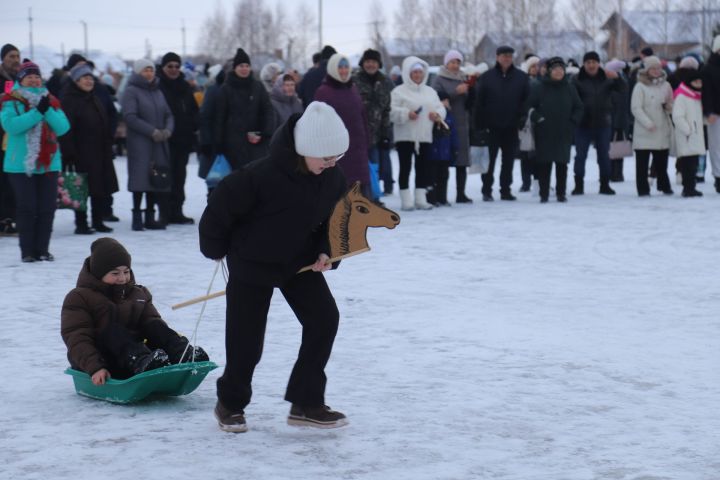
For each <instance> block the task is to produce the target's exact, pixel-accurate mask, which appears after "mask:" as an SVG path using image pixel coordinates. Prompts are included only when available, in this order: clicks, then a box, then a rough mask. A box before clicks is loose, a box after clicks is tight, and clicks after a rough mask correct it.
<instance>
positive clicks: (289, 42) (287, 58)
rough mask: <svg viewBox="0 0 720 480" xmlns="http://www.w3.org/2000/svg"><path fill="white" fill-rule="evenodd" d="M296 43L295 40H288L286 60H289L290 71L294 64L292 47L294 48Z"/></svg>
mask: <svg viewBox="0 0 720 480" xmlns="http://www.w3.org/2000/svg"><path fill="white" fill-rule="evenodd" d="M294 41H295V40H294V39H293V38H289V39H288V45H287V57H286V60H287V68H288V69H289V68H290V67H292V64H293V63H292V46H293V42H294Z"/></svg>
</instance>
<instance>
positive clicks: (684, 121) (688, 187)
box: [672, 70, 707, 197]
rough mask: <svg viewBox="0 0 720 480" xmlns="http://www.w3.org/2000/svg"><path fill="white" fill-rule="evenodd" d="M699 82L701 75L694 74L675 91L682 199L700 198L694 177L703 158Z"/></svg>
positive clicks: (676, 142) (695, 72) (693, 72)
mask: <svg viewBox="0 0 720 480" xmlns="http://www.w3.org/2000/svg"><path fill="white" fill-rule="evenodd" d="M701 92H702V79H701V78H700V72H699V71H697V70H693V71H692V72H690V73H689V74H688V75H687V77H686V78H685V80H684V81H683V83H681V84H680V86H679V87H678V88H677V89H676V90H675V104H674V106H673V114H672V117H673V123H675V145H676V148H677V160H678V166H679V168H680V172H681V173H682V184H683V192H682V196H683V197H702V192H699V191H697V190H696V189H695V182H696V179H695V175H696V172H697V166H698V159H699V157H700V155H705V152H706V151H707V148H706V146H705V135H704V134H703V113H702V95H701Z"/></svg>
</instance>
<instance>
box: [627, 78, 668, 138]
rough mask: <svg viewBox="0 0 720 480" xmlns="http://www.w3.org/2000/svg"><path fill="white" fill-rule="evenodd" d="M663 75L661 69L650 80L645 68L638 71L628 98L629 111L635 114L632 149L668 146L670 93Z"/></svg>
mask: <svg viewBox="0 0 720 480" xmlns="http://www.w3.org/2000/svg"><path fill="white" fill-rule="evenodd" d="M666 76H667V75H666V74H665V72H663V76H662V77H660V78H656V79H651V78H650V77H648V75H647V72H646V71H645V70H640V73H639V74H638V83H637V84H636V85H635V88H634V89H633V92H632V99H631V100H630V110H631V111H632V114H633V116H634V117H635V126H634V127H633V149H634V150H667V149H669V148H670V135H672V125H671V124H670V119H669V115H668V114H669V113H671V112H672V108H673V106H672V105H673V93H672V87H671V86H670V84H669V83H668V82H667V81H666V80H665V77H666ZM653 128H654V129H653ZM651 129H652V130H651Z"/></svg>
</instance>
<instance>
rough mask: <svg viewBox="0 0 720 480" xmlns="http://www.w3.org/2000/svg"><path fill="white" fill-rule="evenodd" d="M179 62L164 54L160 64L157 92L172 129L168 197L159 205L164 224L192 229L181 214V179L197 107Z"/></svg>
mask: <svg viewBox="0 0 720 480" xmlns="http://www.w3.org/2000/svg"><path fill="white" fill-rule="evenodd" d="M181 65H182V60H181V59H180V56H179V55H178V54H177V53H174V52H168V53H166V54H165V55H164V56H163V57H162V62H161V64H160V72H159V75H158V78H159V79H160V90H162V92H163V95H164V96H165V101H166V102H167V104H168V106H169V107H170V111H171V112H172V114H173V117H174V118H175V129H174V130H173V133H172V136H171V137H170V141H169V142H168V143H169V145H170V173H171V177H172V185H171V187H170V193H169V194H167V196H166V198H165V199H164V201H161V202H160V213H161V217H163V219H164V221H166V222H167V223H174V224H179V225H192V224H193V223H195V221H194V220H193V219H192V218H189V217H186V216H185V215H184V214H183V204H184V203H185V179H186V178H187V164H188V158H189V157H190V152H192V150H193V148H194V147H195V143H196V141H195V133H196V132H197V129H198V106H197V102H196V101H195V97H194V96H193V90H192V87H191V86H190V84H189V83H188V82H187V81H186V80H185V76H184V75H183V74H182V72H181V71H180V66H181Z"/></svg>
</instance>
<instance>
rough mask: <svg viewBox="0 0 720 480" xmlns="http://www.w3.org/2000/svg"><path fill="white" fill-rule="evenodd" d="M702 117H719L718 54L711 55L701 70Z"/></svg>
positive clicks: (719, 68)
mask: <svg viewBox="0 0 720 480" xmlns="http://www.w3.org/2000/svg"><path fill="white" fill-rule="evenodd" d="M702 81H703V86H702V106H703V115H705V116H708V115H710V114H711V113H714V114H715V115H720V54H717V53H713V54H712V55H710V58H709V59H708V61H707V64H706V65H705V67H704V68H703V70H702Z"/></svg>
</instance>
